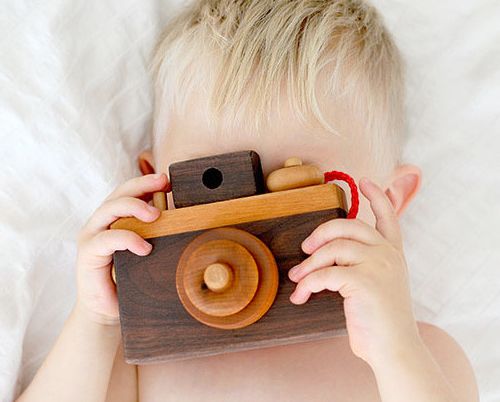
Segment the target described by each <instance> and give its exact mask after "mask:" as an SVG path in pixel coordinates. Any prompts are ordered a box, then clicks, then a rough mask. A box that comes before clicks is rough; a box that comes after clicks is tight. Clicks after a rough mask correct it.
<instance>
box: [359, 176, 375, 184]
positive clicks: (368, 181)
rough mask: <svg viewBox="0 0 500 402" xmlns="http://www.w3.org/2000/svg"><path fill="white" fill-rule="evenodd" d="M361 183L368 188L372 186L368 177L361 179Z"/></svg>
mask: <svg viewBox="0 0 500 402" xmlns="http://www.w3.org/2000/svg"><path fill="white" fill-rule="evenodd" d="M361 181H362V182H363V183H364V184H365V185H368V186H371V185H372V184H373V182H372V181H371V180H370V179H369V178H368V177H363V178H362V179H361Z"/></svg>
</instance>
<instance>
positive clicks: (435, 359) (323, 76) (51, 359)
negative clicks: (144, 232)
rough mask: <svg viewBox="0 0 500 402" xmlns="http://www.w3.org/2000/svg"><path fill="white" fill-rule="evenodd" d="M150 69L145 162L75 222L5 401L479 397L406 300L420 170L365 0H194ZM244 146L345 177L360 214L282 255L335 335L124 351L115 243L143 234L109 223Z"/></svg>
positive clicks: (268, 164) (272, 161)
mask: <svg viewBox="0 0 500 402" xmlns="http://www.w3.org/2000/svg"><path fill="white" fill-rule="evenodd" d="M154 71H155V77H156V80H155V85H156V86H155V88H156V107H155V120H154V136H153V137H154V138H153V148H152V150H151V151H146V152H143V153H142V154H141V155H140V157H139V166H140V169H141V171H142V173H143V174H144V175H143V176H142V177H139V178H134V179H132V180H130V181H128V182H126V183H124V184H123V185H121V186H119V187H118V188H117V189H116V190H115V191H114V192H113V193H112V194H110V195H109V196H108V197H107V199H106V200H105V201H104V203H103V204H102V205H101V206H100V207H99V208H98V209H97V210H96V211H95V213H94V214H93V215H92V217H91V218H90V219H89V221H88V222H87V224H86V225H85V227H84V228H83V229H82V230H81V232H80V236H79V239H78V247H79V249H78V259H77V286H78V296H77V302H76V304H75V307H74V309H73V311H72V313H71V314H70V316H69V318H68V320H67V322H66V323H65V325H64V328H63V331H62V333H61V335H60V336H59V338H58V340H57V342H56V344H55V345H54V347H53V349H52V351H51V352H50V354H49V355H48V357H47V359H46V360H45V362H44V363H43V365H42V367H41V368H40V369H39V371H38V372H37V374H36V376H35V378H34V379H33V381H32V383H31V384H30V385H29V387H28V388H27V389H26V390H25V391H24V393H23V394H22V395H21V396H20V397H19V399H18V401H23V402H27V401H71V402H75V401H85V402H92V401H105V400H106V401H120V402H128V401H130V402H132V401H137V400H139V401H141V402H156V401H199V400H203V401H207V402H208V401H305V400H307V401H377V400H382V401H384V402H388V401H396V402H401V401H415V402H420V401H422V402H423V401H426V402H428V401H436V402H437V401H439V402H440V401H443V402H444V401H447V402H450V401H464V402H466V401H467V402H473V401H477V400H478V395H477V388H476V382H475V379H474V374H473V372H472V370H471V367H470V364H469V362H468V360H467V358H466V356H465V355H464V353H463V351H462V349H461V348H460V346H459V345H458V344H457V343H456V342H455V341H454V340H453V339H452V338H451V337H450V336H449V335H447V334H446V333H445V332H443V331H442V330H440V329H438V328H436V327H434V326H432V325H428V324H423V323H416V322H415V318H414V315H413V312H412V307H411V299H410V294H409V288H408V272H407V266H406V262H405V257H404V250H403V243H402V238H401V233H400V228H399V224H398V217H399V216H401V214H402V213H403V211H404V210H405V209H406V208H407V206H408V204H409V203H410V202H411V200H412V199H413V198H414V196H415V195H416V193H417V192H418V190H419V187H420V183H421V171H420V170H419V168H418V167H416V166H413V165H410V164H403V163H402V162H401V160H400V157H401V145H402V142H403V133H404V128H405V118H404V73H403V63H402V61H401V56H400V54H399V52H398V50H397V48H396V46H395V45H394V43H393V41H392V39H391V36H390V35H389V33H388V32H387V30H386V29H385V27H384V25H383V23H382V21H381V18H380V16H379V15H378V14H377V12H376V11H375V10H374V9H373V8H372V7H371V6H369V5H367V4H366V3H364V2H362V1H359V0H330V1H328V0H324V1H319V0H238V1H236V0H198V1H195V2H193V3H190V4H189V5H187V6H186V7H185V8H184V9H183V11H182V12H181V13H180V14H179V15H178V16H177V17H176V18H174V19H173V20H172V21H171V22H170V24H169V26H168V28H167V31H166V32H165V35H164V36H163V38H162V40H161V43H160V45H159V47H158V49H157V52H156V57H155V59H154ZM247 149H252V150H255V151H256V152H257V153H259V154H260V156H261V160H262V165H263V171H264V175H267V174H268V173H269V172H271V171H272V170H274V169H277V168H279V167H281V165H282V163H283V161H284V160H285V159H287V158H289V157H291V156H297V157H300V158H301V159H302V160H303V161H304V162H305V163H312V164H315V165H317V166H318V167H319V168H320V169H321V170H322V171H329V170H341V171H345V172H347V173H349V174H350V175H351V176H353V177H354V179H355V180H356V182H357V183H359V188H360V191H361V195H360V211H359V215H358V218H357V219H352V220H351V219H350V220H347V219H336V220H332V221H329V222H326V223H324V224H322V225H320V226H318V228H317V229H316V230H314V231H313V232H312V233H311V235H310V236H309V237H308V238H307V239H306V240H305V241H304V242H303V243H302V248H303V251H304V252H305V253H306V254H308V255H309V257H308V258H306V259H305V260H304V261H303V262H302V263H301V264H299V265H298V266H297V267H296V268H294V269H292V270H291V271H290V272H289V277H290V279H291V280H292V281H294V282H296V283H297V286H296V289H295V291H294V292H293V293H292V294H291V295H290V302H291V303H294V304H302V303H307V300H308V298H309V297H310V295H311V293H315V292H320V291H325V292H330V291H334V292H340V294H341V295H342V296H343V297H344V300H345V301H344V309H345V315H346V320H347V336H344V337H342V336H340V337H335V338H331V339H326V340H321V341H312V342H302V343H296V344H291V345H284V346H279V347H269V348H265V349H258V350H250V351H244V352H234V353H227V354H222V355H217V356H210V357H203V358H193V359H188V360H181V361H172V362H169V363H165V364H156V365H144V366H134V365H128V364H126V363H125V362H124V359H123V351H122V348H121V338H120V327H119V317H118V302H117V297H116V290H115V286H114V282H113V281H112V279H111V275H110V270H111V264H112V255H113V252H114V251H116V250H125V249H128V250H130V251H131V252H133V253H135V254H138V255H141V256H143V255H147V254H149V252H150V251H151V248H152V247H151V245H150V244H149V243H148V242H147V241H145V240H144V239H142V238H141V237H140V236H139V235H137V234H135V233H133V232H130V231H126V230H110V229H109V225H110V224H111V223H112V222H114V221H115V220H116V219H118V218H119V217H125V216H135V217H136V218H138V219H140V220H142V221H145V222H152V221H154V220H155V219H157V218H158V216H159V214H160V211H159V210H158V209H156V208H155V207H153V206H151V205H149V204H150V203H148V201H149V200H151V194H152V193H154V192H157V191H161V190H165V189H166V188H167V185H168V178H167V176H166V174H165V172H168V167H169V165H170V164H171V163H173V162H176V161H182V160H188V159H193V158H197V157H202V156H209V155H215V154H220V153H225V152H233V151H240V150H247ZM154 172H157V173H156V174H153V173H154ZM362 178H370V179H371V181H370V180H366V179H362ZM347 198H348V199H349V197H347ZM168 201H169V204H171V205H170V208H173V205H172V200H171V199H170V198H169V200H168ZM428 268H429V269H432V267H428Z"/></svg>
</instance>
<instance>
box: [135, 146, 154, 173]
mask: <svg viewBox="0 0 500 402" xmlns="http://www.w3.org/2000/svg"><path fill="white" fill-rule="evenodd" d="M137 163H138V165H139V169H140V171H141V173H142V174H143V175H146V174H151V173H155V168H154V167H153V166H154V160H153V153H152V152H151V150H149V149H147V150H145V151H142V152H141V153H140V155H139V156H138V158H137Z"/></svg>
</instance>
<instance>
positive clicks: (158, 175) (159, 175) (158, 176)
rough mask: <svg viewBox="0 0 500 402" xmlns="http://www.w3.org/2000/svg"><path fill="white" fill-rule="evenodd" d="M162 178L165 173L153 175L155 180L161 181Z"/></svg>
mask: <svg viewBox="0 0 500 402" xmlns="http://www.w3.org/2000/svg"><path fill="white" fill-rule="evenodd" d="M162 176H163V173H155V174H154V175H153V179H155V180H158V179H159V178H160V177H162Z"/></svg>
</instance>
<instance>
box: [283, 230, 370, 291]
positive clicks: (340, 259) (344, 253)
mask: <svg viewBox="0 0 500 402" xmlns="http://www.w3.org/2000/svg"><path fill="white" fill-rule="evenodd" d="M366 247H369V246H367V245H364V244H362V243H359V242H356V241H354V240H349V239H335V240H333V241H331V242H328V243H326V244H325V245H323V246H322V247H321V248H319V249H318V250H316V252H314V253H313V254H312V255H310V256H309V257H307V258H306V259H305V260H304V261H302V262H301V263H300V264H298V265H296V266H295V267H293V268H292V269H290V271H288V277H289V278H290V279H291V280H292V281H294V282H298V281H300V280H301V279H302V278H303V277H304V276H306V275H308V274H310V273H311V272H313V271H316V270H319V269H320V268H324V267H328V266H330V265H343V266H349V265H357V264H360V263H361V262H363V261H364V259H365V253H366Z"/></svg>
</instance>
